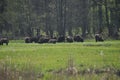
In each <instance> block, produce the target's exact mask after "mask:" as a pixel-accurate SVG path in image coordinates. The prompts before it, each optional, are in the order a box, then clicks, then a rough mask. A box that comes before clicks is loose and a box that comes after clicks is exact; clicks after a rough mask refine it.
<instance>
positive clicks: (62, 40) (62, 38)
mask: <svg viewBox="0 0 120 80" xmlns="http://www.w3.org/2000/svg"><path fill="white" fill-rule="evenodd" d="M57 42H65V37H64V36H59V37H58V39H57Z"/></svg>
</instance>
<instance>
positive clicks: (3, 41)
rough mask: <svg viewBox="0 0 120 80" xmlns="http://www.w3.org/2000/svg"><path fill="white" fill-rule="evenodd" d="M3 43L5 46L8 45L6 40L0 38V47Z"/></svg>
mask: <svg viewBox="0 0 120 80" xmlns="http://www.w3.org/2000/svg"><path fill="white" fill-rule="evenodd" d="M4 43H5V44H6V45H8V43H9V40H8V38H0V45H3V44H4Z"/></svg>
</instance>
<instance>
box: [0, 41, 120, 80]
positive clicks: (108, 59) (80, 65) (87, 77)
mask: <svg viewBox="0 0 120 80" xmlns="http://www.w3.org/2000/svg"><path fill="white" fill-rule="evenodd" d="M0 80H120V41H119V40H118V41H114V40H113V41H105V42H97V43H96V42H95V41H86V42H83V43H76V42H74V43H56V44H37V43H30V44H26V43H24V41H17V40H16V41H10V43H9V45H8V46H6V45H3V46H0Z"/></svg>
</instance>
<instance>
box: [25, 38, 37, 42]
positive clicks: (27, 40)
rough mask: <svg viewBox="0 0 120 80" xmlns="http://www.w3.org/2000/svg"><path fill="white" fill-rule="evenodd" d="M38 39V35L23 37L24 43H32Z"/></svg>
mask: <svg viewBox="0 0 120 80" xmlns="http://www.w3.org/2000/svg"><path fill="white" fill-rule="evenodd" d="M38 40H39V38H38V37H25V43H32V42H35V43H37V42H38Z"/></svg>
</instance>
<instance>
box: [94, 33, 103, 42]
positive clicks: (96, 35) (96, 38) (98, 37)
mask: <svg viewBox="0 0 120 80" xmlns="http://www.w3.org/2000/svg"><path fill="white" fill-rule="evenodd" d="M95 41H96V42H98V41H101V42H103V41H104V39H103V37H102V36H101V35H100V34H95Z"/></svg>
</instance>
